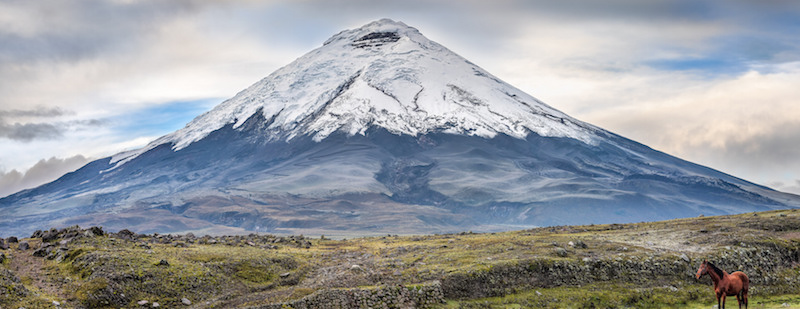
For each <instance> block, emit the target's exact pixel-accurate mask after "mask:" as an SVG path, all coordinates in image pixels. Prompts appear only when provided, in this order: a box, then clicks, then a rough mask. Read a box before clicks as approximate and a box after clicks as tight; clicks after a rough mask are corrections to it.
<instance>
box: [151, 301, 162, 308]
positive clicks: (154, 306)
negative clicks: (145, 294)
mask: <svg viewBox="0 0 800 309" xmlns="http://www.w3.org/2000/svg"><path fill="white" fill-rule="evenodd" d="M158 307H161V305H160V304H158V303H157V302H153V308H158Z"/></svg>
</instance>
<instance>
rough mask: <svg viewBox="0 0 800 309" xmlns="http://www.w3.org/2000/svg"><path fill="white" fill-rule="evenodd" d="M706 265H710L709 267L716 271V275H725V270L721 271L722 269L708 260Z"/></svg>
mask: <svg viewBox="0 0 800 309" xmlns="http://www.w3.org/2000/svg"><path fill="white" fill-rule="evenodd" d="M708 266H710V267H711V269H712V270H713V271H714V272H715V273H717V275H718V276H719V277H720V278H722V277H724V276H725V272H723V271H722V269H719V267H717V266H714V264H711V262H708Z"/></svg>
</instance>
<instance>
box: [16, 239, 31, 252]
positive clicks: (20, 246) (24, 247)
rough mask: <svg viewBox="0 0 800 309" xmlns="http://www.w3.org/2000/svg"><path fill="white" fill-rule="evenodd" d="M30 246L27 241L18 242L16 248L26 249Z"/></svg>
mask: <svg viewBox="0 0 800 309" xmlns="http://www.w3.org/2000/svg"><path fill="white" fill-rule="evenodd" d="M30 248H31V246H30V245H29V244H28V242H27V241H22V242H20V243H19V246H18V247H17V249H19V250H22V251H25V250H28V249H30Z"/></svg>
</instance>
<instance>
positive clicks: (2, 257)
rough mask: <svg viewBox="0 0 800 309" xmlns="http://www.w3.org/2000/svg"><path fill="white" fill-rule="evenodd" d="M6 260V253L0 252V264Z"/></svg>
mask: <svg viewBox="0 0 800 309" xmlns="http://www.w3.org/2000/svg"><path fill="white" fill-rule="evenodd" d="M5 260H6V254H5V253H0V264H2V263H3V262H4V261H5Z"/></svg>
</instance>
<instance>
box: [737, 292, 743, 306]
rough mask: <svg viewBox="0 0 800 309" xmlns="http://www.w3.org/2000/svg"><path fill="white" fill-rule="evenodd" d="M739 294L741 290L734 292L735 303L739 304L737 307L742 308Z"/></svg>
mask: <svg viewBox="0 0 800 309" xmlns="http://www.w3.org/2000/svg"><path fill="white" fill-rule="evenodd" d="M740 295H742V291H739V293H736V303H737V304H739V309H742V298H741V297H740Z"/></svg>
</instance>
